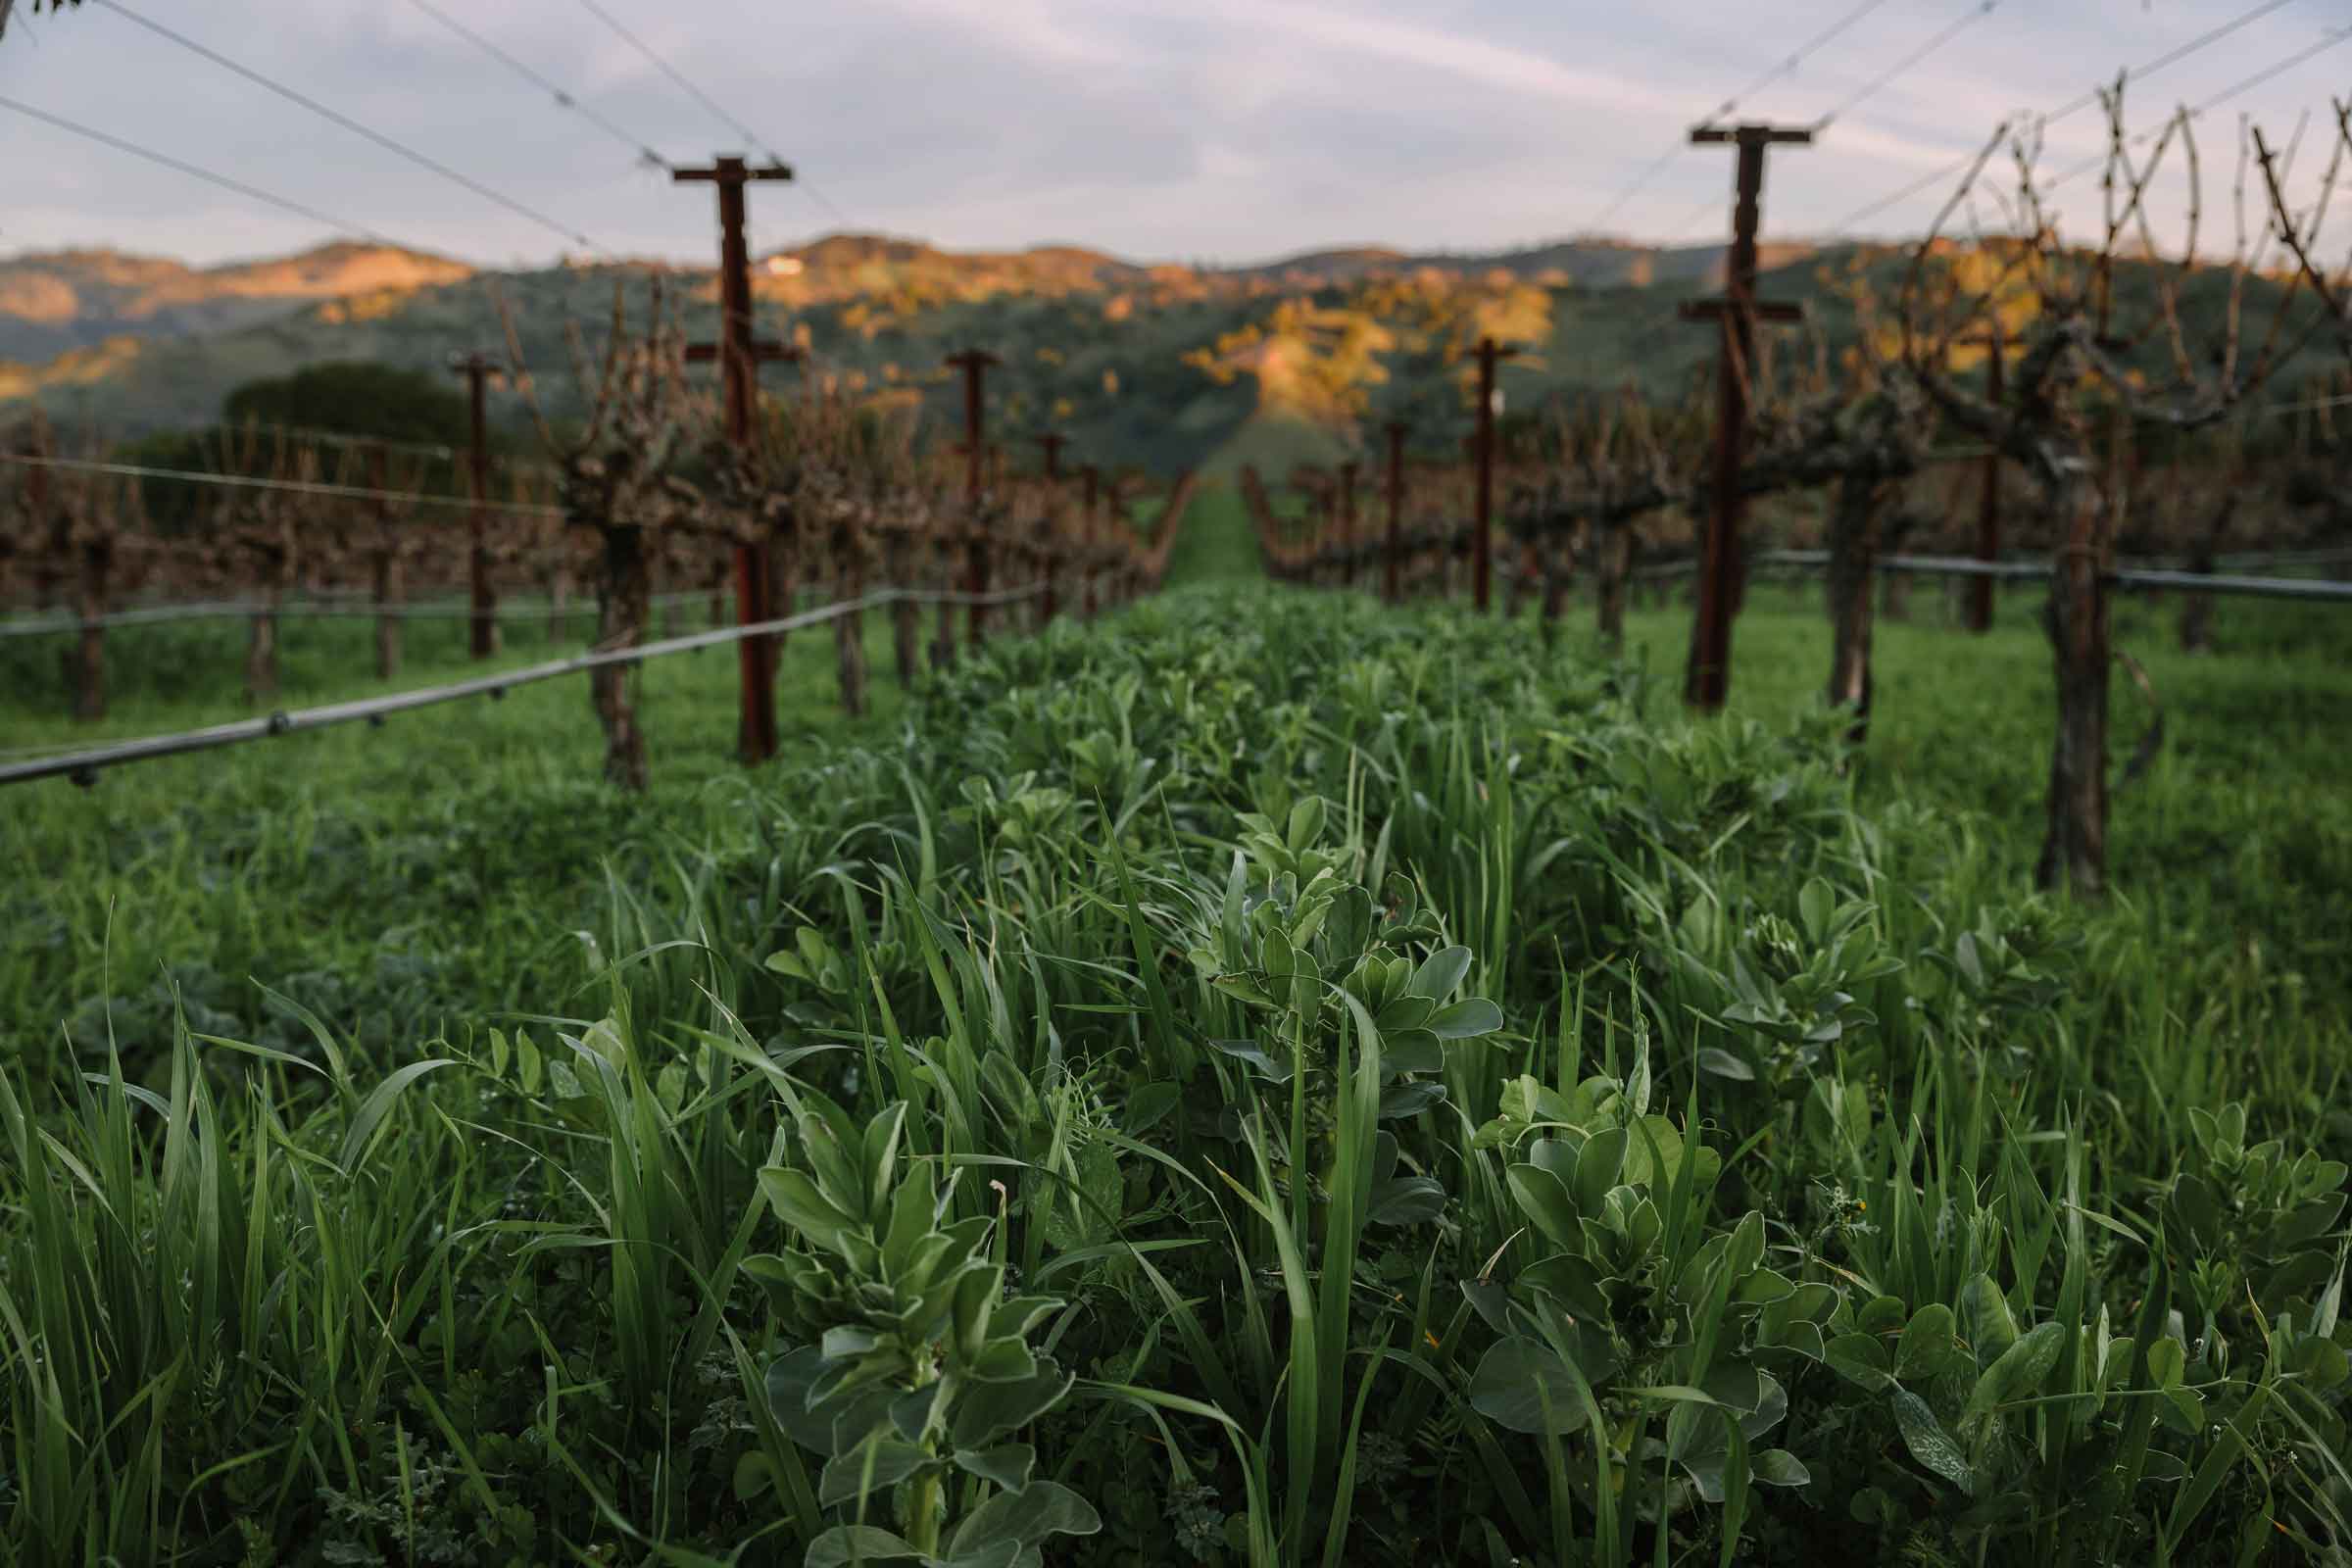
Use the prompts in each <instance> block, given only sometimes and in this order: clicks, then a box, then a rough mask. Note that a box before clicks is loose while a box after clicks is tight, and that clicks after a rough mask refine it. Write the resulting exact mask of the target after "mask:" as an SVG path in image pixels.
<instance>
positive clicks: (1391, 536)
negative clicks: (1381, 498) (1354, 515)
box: [1380, 419, 1404, 605]
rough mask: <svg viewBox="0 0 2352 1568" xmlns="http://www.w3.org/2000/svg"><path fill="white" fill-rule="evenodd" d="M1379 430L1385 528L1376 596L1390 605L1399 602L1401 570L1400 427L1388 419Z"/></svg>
mask: <svg viewBox="0 0 2352 1568" xmlns="http://www.w3.org/2000/svg"><path fill="white" fill-rule="evenodd" d="M1382 430H1383V433H1385V434H1386V435H1387V436H1388V438H1389V524H1388V532H1387V534H1386V536H1385V537H1384V538H1383V539H1382V541H1381V551H1380V596H1381V598H1383V599H1385V600H1387V601H1388V602H1389V603H1390V604H1392V605H1394V604H1397V603H1399V602H1400V601H1401V600H1402V598H1403V593H1402V590H1401V587H1400V585H1399V584H1398V582H1397V576H1398V573H1399V572H1400V571H1402V569H1403V562H1402V560H1401V559H1400V557H1401V556H1402V553H1403V548H1404V539H1403V533H1404V426H1403V425H1402V424H1400V423H1398V422H1397V420H1395V419H1391V420H1390V421H1389V422H1388V423H1387V424H1386V425H1384V426H1382Z"/></svg>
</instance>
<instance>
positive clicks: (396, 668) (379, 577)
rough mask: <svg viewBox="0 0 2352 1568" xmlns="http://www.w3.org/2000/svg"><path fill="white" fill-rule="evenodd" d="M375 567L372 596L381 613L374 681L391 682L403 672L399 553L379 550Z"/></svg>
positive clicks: (377, 621) (376, 644)
mask: <svg viewBox="0 0 2352 1568" xmlns="http://www.w3.org/2000/svg"><path fill="white" fill-rule="evenodd" d="M373 565H374V584H373V595H372V597H373V599H374V601H375V608H376V610H377V611H378V612H379V613H378V614H377V615H376V617H375V678H376V679H377V680H390V679H391V678H392V677H393V676H395V675H397V674H399V673H400V615H399V610H400V601H401V592H402V585H401V580H400V579H401V571H400V554H399V552H397V551H394V550H389V549H383V550H378V551H376V553H375V561H374V563H373Z"/></svg>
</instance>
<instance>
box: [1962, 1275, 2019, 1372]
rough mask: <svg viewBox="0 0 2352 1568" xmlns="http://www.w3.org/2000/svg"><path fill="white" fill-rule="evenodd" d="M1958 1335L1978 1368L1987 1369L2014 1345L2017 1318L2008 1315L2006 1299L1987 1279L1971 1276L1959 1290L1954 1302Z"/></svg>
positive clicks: (1988, 1278) (1996, 1286)
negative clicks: (1985, 1367)
mask: <svg viewBox="0 0 2352 1568" xmlns="http://www.w3.org/2000/svg"><path fill="white" fill-rule="evenodd" d="M1956 1306H1957V1310H1958V1315H1959V1319H1960V1332H1961V1333H1962V1334H1963V1335H1965V1336H1966V1337H1967V1339H1968V1348H1969V1349H1970V1350H1971V1351H1973V1352H1975V1354H1976V1357H1977V1365H1979V1366H1981V1367H1982V1366H1990V1365H1992V1363H1993V1362H1995V1361H1997V1360H1999V1359H2000V1358H2001V1355H2002V1353H2003V1352H2004V1351H2006V1350H2007V1349H2008V1348H2009V1347H2011V1346H2012V1345H2015V1344H2016V1343H2017V1319H2016V1318H2014V1317H2012V1316H2011V1315H2010V1313H2009V1301H2008V1299H2007V1298H2005V1297H2003V1296H2002V1295H2001V1288H2000V1287H1999V1286H1998V1285H1995V1284H1993V1283H1992V1280H1991V1279H1990V1277H1989V1276H1986V1275H1984V1274H1973V1275H1971V1276H1969V1279H1968V1281H1967V1283H1965V1284H1964V1285H1962V1286H1961V1287H1960V1299H1959V1301H1958V1302H1957V1303H1956Z"/></svg>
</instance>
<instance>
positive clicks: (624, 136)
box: [409, 0, 676, 172]
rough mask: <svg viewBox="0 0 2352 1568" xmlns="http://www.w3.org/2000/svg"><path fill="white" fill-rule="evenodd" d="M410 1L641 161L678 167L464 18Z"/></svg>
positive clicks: (423, 0) (417, 0)
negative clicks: (489, 37) (462, 19)
mask: <svg viewBox="0 0 2352 1568" xmlns="http://www.w3.org/2000/svg"><path fill="white" fill-rule="evenodd" d="M409 3H410V4H411V5H413V6H415V7H416V8H417V10H419V11H421V12H423V13H424V14H425V15H426V16H428V17H430V18H432V19H433V20H434V21H435V22H438V23H439V24H441V25H442V26H444V27H447V28H448V29H449V30H450V31H452V32H454V33H456V34H457V35H458V36H459V37H461V38H463V39H465V40H466V42H467V43H470V44H472V45H473V46H474V47H475V48H476V49H479V50H481V51H482V53H484V54H486V55H488V56H489V57H490V58H491V59H493V60H496V61H498V62H499V63H500V64H502V65H504V66H505V67H506V68H507V69H508V70H509V71H512V72H514V73H515V74H516V75H518V76H520V77H521V78H522V79H523V80H525V81H527V82H529V83H530V84H531V85H532V86H534V87H537V88H538V89H539V90H540V91H542V92H544V93H546V94H547V95H548V96H549V97H551V98H553V99H555V101H556V107H557V108H559V109H568V110H570V111H571V112H572V113H573V114H575V115H578V116H579V117H580V118H581V119H582V120H585V121H587V122H588V123H590V124H591V125H594V126H595V127H596V128H597V129H599V130H601V131H603V132H604V133H605V134H606V135H608V136H611V137H612V138H613V140H614V141H617V142H619V143H620V144H621V145H622V146H623V147H626V148H628V149H629V151H631V152H633V153H635V154H636V155H637V160H638V162H640V163H643V164H650V165H652V166H653V167H655V168H657V169H660V170H662V171H663V172H668V171H669V170H671V169H672V168H674V167H676V166H675V165H673V164H671V163H670V161H669V160H668V159H666V158H664V157H662V155H661V154H660V153H658V152H656V151H654V149H653V147H652V145H651V144H650V143H648V142H646V141H645V140H644V139H643V138H641V137H637V136H632V135H630V134H629V133H628V132H627V131H625V130H623V129H621V128H620V126H618V125H616V124H614V123H613V122H612V121H610V120H608V119H606V118H605V117H604V116H603V115H602V114H599V113H598V112H597V111H596V110H594V109H591V108H589V107H588V106H587V105H586V104H584V103H582V102H580V100H579V99H578V98H576V97H574V96H573V95H572V94H570V93H569V92H566V91H565V90H564V88H562V87H560V86H558V85H557V84H556V83H555V82H552V81H550V80H548V79H547V77H545V76H543V75H541V74H540V73H538V72H536V71H533V70H532V69H531V68H530V67H529V66H527V65H525V64H523V62H521V61H520V60H517V59H516V58H515V56H514V55H512V54H510V53H508V52H507V51H506V50H504V49H502V48H500V47H499V46H498V45H497V44H494V43H492V42H491V41H490V40H489V39H488V38H485V37H483V36H482V35H481V34H480V33H478V32H476V31H474V30H473V29H472V28H471V27H468V26H467V25H466V24H464V23H463V22H460V21H458V19H457V18H455V17H453V16H450V15H449V14H448V13H447V12H445V11H443V10H442V9H441V8H440V7H438V6H435V5H432V4H431V3H430V0H409Z"/></svg>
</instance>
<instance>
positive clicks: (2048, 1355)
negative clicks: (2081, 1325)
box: [1968, 1323, 2066, 1415]
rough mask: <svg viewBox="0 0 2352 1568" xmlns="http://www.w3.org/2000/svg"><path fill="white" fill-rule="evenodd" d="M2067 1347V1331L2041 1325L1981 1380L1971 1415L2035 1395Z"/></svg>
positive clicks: (1972, 1400) (1970, 1401)
mask: <svg viewBox="0 0 2352 1568" xmlns="http://www.w3.org/2000/svg"><path fill="white" fill-rule="evenodd" d="M2065 1345H2066V1330H2065V1329H2064V1328H2062V1327H2060V1326H2059V1325H2058V1324H2056V1323H2042V1324H2037V1325H2036V1326H2035V1327H2034V1330H2033V1332H2032V1333H2030V1334H2028V1335H2026V1336H2025V1338H2023V1339H2021V1340H2019V1341H2018V1342H2017V1343H2016V1344H2015V1345H2012V1346H2010V1347H2009V1348H2008V1349H2006V1350H2003V1351H2002V1352H2001V1355H2000V1358H1999V1359H1998V1360H1996V1361H1994V1362H1993V1363H1992V1365H1990V1366H1988V1367H1986V1368H1985V1372H1984V1375H1983V1376H1981V1377H1979V1378H1978V1379H1977V1387H1976V1392H1975V1393H1973V1394H1971V1395H1970V1396H1969V1397H1968V1413H1969V1414H1970V1415H1985V1414H1987V1413H1989V1412H1990V1411H1992V1410H1994V1409H1996V1408H1998V1407H1999V1406H2001V1405H2004V1404H2007V1403H2008V1402H2009V1401H2010V1400H2012V1399H2022V1398H2024V1397H2027V1396H2028V1395H2031V1394H2033V1393H2034V1391H2035V1390H2037V1389H2039V1388H2040V1387H2041V1383H2042V1379H2044V1378H2046V1377H2048V1376H2049V1375H2050V1368H2052V1367H2054V1366H2056V1365H2057V1364H2058V1352H2059V1351H2060V1350H2061V1349H2062V1348H2065Z"/></svg>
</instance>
